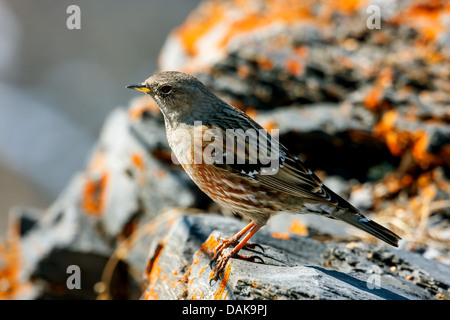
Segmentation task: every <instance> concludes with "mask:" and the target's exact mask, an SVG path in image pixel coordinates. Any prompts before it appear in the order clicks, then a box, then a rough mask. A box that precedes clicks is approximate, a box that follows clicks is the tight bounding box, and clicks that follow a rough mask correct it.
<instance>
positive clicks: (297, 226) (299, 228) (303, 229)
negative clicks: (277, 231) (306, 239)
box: [289, 220, 308, 236]
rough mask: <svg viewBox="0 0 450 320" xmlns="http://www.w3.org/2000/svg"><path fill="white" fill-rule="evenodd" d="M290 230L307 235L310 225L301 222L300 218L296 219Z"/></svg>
mask: <svg viewBox="0 0 450 320" xmlns="http://www.w3.org/2000/svg"><path fill="white" fill-rule="evenodd" d="M289 232H290V233H294V234H298V235H301V236H306V235H308V227H307V226H305V225H304V224H303V223H301V222H300V221H299V220H294V221H293V222H292V223H291V225H290V226H289Z"/></svg>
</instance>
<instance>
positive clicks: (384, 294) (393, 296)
mask: <svg viewBox="0 0 450 320" xmlns="http://www.w3.org/2000/svg"><path fill="white" fill-rule="evenodd" d="M308 267H309V268H313V269H316V270H319V271H321V272H323V273H325V274H327V275H328V276H330V277H333V278H335V279H338V280H340V281H343V282H345V283H347V284H349V285H351V286H354V287H355V288H358V289H359V290H364V291H366V292H369V293H371V294H373V295H376V296H378V297H380V298H382V299H386V300H408V298H406V297H404V296H402V295H400V294H398V293H395V292H392V291H390V290H388V289H386V288H382V287H379V288H378V287H375V288H373V289H370V288H368V287H367V282H366V281H362V280H359V279H357V278H355V277H352V276H350V275H348V274H346V273H343V272H340V271H337V270H330V269H326V268H323V267H319V266H308Z"/></svg>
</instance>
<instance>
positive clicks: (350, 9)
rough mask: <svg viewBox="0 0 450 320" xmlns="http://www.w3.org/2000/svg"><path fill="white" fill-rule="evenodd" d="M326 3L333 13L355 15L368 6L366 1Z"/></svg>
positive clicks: (344, 0)
mask: <svg viewBox="0 0 450 320" xmlns="http://www.w3.org/2000/svg"><path fill="white" fill-rule="evenodd" d="M324 3H325V4H326V6H327V7H329V9H331V10H332V11H338V12H340V13H344V14H353V13H355V12H356V11H357V10H359V9H361V8H363V7H364V6H366V5H367V1H365V0H326V1H324Z"/></svg>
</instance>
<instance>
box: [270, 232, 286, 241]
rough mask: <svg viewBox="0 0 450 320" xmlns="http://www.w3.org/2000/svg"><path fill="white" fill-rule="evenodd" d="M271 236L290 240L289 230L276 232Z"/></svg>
mask: <svg viewBox="0 0 450 320" xmlns="http://www.w3.org/2000/svg"><path fill="white" fill-rule="evenodd" d="M271 236H272V237H274V238H277V239H283V240H288V239H289V238H290V236H289V233H287V232H284V233H280V232H274V233H272V234H271Z"/></svg>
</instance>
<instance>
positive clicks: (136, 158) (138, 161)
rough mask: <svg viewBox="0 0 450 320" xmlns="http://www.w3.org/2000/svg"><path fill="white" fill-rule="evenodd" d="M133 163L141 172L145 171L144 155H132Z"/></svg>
mask: <svg viewBox="0 0 450 320" xmlns="http://www.w3.org/2000/svg"><path fill="white" fill-rule="evenodd" d="M131 162H132V163H133V164H134V166H135V167H136V168H138V169H139V170H144V169H145V164H144V160H143V158H142V155H140V154H139V153H134V154H132V155H131Z"/></svg>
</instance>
